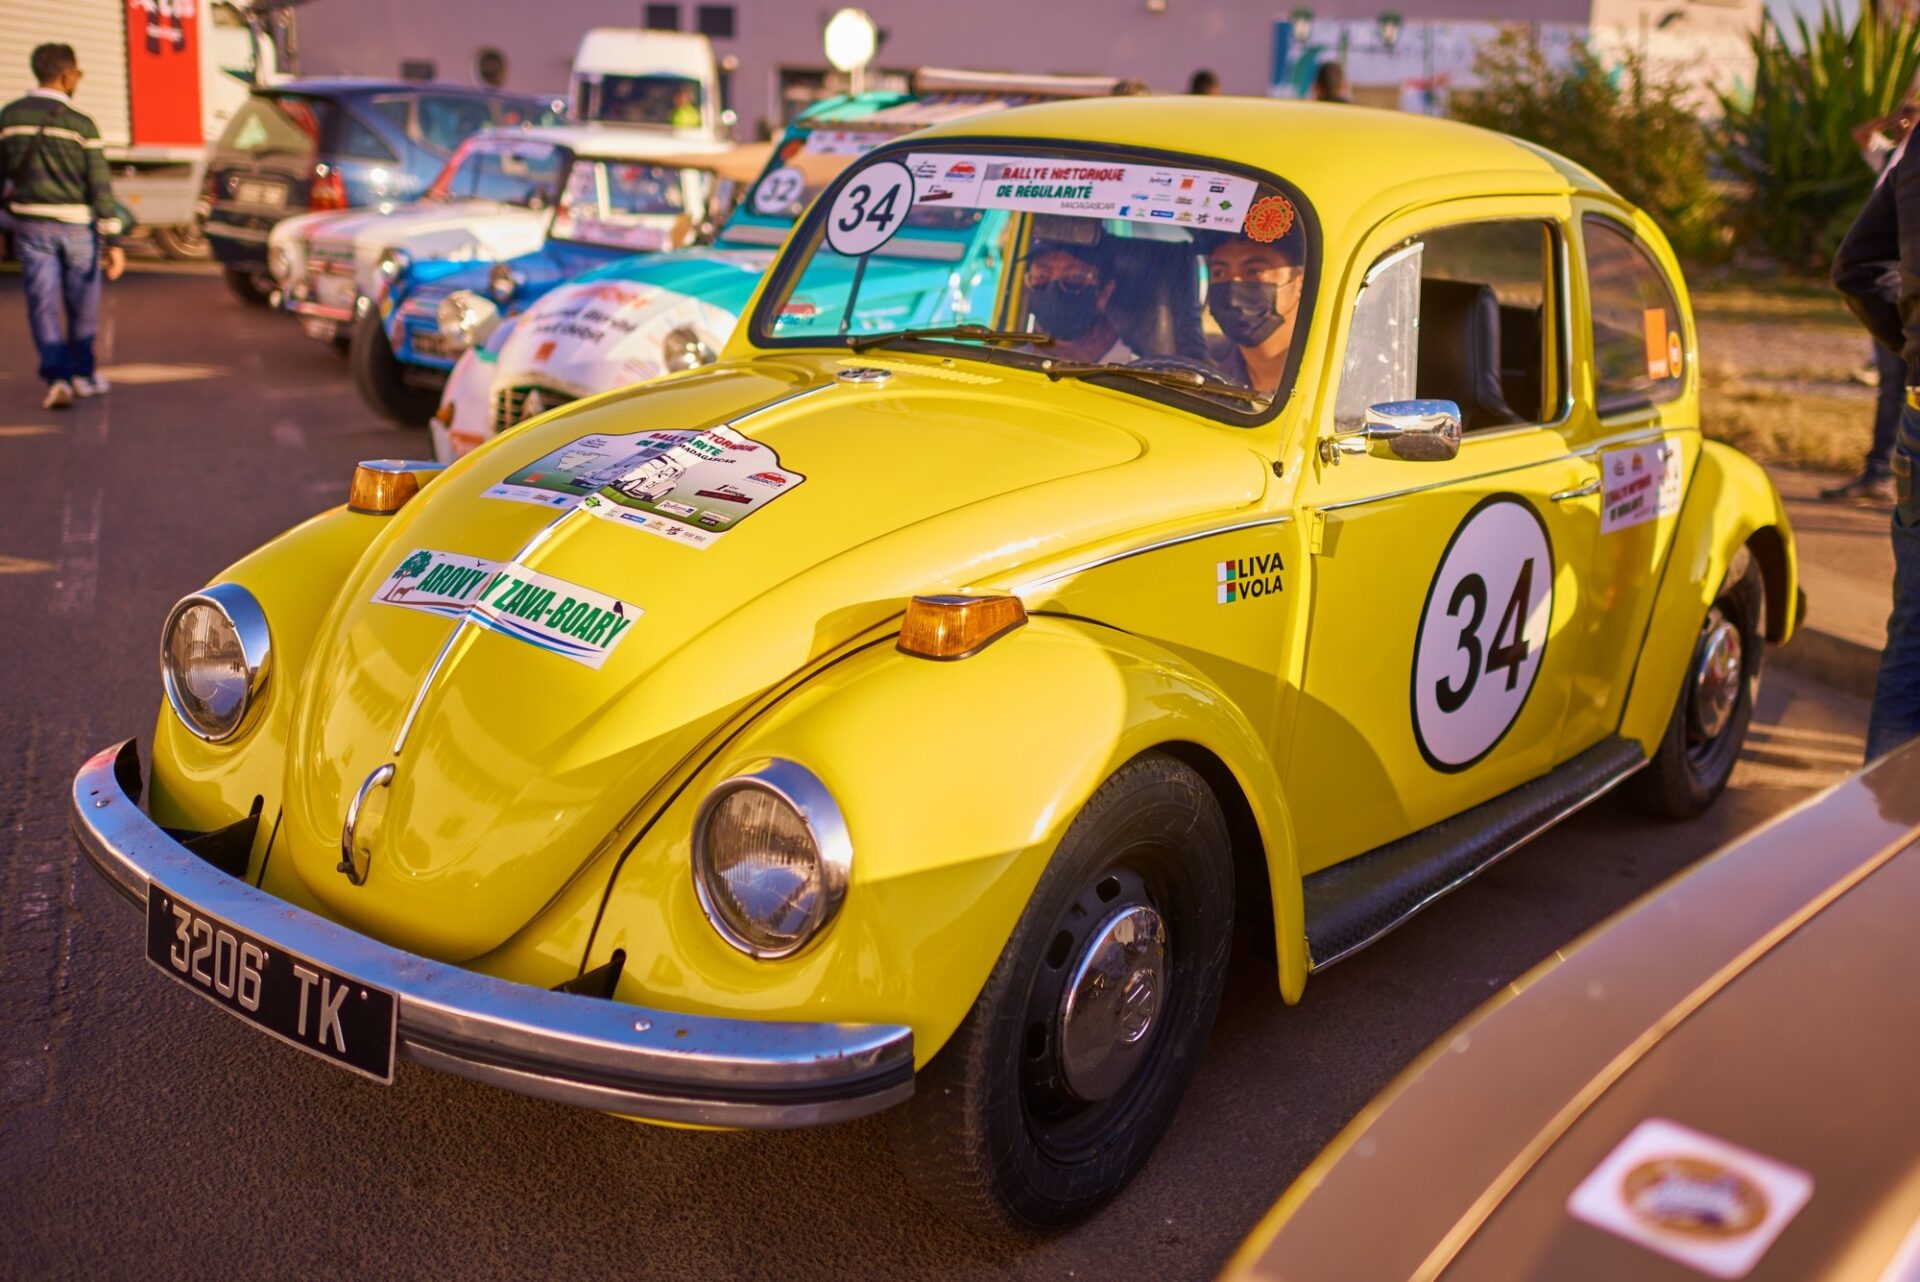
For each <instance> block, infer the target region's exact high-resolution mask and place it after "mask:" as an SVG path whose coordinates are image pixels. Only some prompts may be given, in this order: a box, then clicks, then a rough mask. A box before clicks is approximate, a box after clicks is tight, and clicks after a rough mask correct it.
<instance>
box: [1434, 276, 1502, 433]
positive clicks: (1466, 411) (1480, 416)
mask: <svg viewBox="0 0 1920 1282" xmlns="http://www.w3.org/2000/svg"><path fill="white" fill-rule="evenodd" d="M1414 387H1415V395H1417V396H1419V397H1421V398H1422V399H1439V400H1448V401H1453V402H1454V403H1455V404H1457V405H1459V406H1460V426H1461V427H1462V428H1464V429H1465V430H1466V431H1469V432H1472V431H1477V430H1479V429H1481V428H1487V427H1501V426H1505V425H1507V424H1512V423H1521V422H1525V420H1524V419H1522V418H1521V417H1520V416H1519V415H1518V414H1516V413H1514V411H1513V407H1512V406H1510V405H1509V404H1507V397H1506V393H1505V392H1504V391H1502V390H1501V387H1500V300H1499V299H1498V298H1497V297H1496V296H1495V295H1494V292H1493V289H1492V287H1491V286H1488V285H1484V284H1481V283H1480V282H1478V281H1456V280H1439V279H1436V278H1433V277H1425V278H1422V280H1421V281H1420V359H1419V365H1418V367H1417V369H1416V372H1415V375H1414Z"/></svg>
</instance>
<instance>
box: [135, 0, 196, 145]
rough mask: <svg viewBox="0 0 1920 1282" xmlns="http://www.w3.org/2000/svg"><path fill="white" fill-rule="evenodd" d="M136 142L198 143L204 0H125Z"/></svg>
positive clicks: (137, 143)
mask: <svg viewBox="0 0 1920 1282" xmlns="http://www.w3.org/2000/svg"><path fill="white" fill-rule="evenodd" d="M126 4H127V90H128V96H129V97H130V98H131V99H132V103H131V106H132V108H133V111H132V114H133V143H134V146H136V147H198V146H200V145H201V144H202V143H204V142H205V141H206V139H205V138H204V137H202V134H201V131H202V129H203V127H204V126H203V125H202V123H201V118H200V5H201V0H126Z"/></svg>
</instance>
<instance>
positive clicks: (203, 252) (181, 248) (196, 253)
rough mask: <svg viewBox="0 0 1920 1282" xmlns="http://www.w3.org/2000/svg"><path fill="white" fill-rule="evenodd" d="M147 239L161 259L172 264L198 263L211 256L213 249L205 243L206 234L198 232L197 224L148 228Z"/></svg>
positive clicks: (198, 225) (198, 226)
mask: <svg viewBox="0 0 1920 1282" xmlns="http://www.w3.org/2000/svg"><path fill="white" fill-rule="evenodd" d="M147 238H148V239H149V240H151V241H152V242H153V247H154V248H155V249H157V250H159V251H160V256H161V257H162V258H169V259H172V260H173V261H174V262H199V261H201V260H203V259H207V258H211V257H212V256H213V247H212V246H211V245H209V244H208V243H207V234H206V233H205V232H203V231H201V230H200V224H198V223H181V224H180V225H179V226H177V227H149V228H147Z"/></svg>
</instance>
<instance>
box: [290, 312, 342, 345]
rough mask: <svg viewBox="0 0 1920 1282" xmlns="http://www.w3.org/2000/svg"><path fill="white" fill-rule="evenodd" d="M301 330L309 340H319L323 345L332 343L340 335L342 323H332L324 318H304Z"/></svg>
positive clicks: (301, 319) (301, 321)
mask: <svg viewBox="0 0 1920 1282" xmlns="http://www.w3.org/2000/svg"><path fill="white" fill-rule="evenodd" d="M300 329H301V331H302V332H303V333H305V334H306V336H307V337H308V338H317V339H319V340H320V341H321V342H323V343H331V342H332V341H333V340H334V339H335V338H337V337H339V334H340V323H339V322H338V321H330V320H328V319H327V318H326V317H324V316H302V317H301V318H300Z"/></svg>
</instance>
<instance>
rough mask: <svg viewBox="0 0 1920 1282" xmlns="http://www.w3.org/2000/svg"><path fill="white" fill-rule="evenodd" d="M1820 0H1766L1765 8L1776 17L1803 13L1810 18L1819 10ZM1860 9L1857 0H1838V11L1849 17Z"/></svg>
mask: <svg viewBox="0 0 1920 1282" xmlns="http://www.w3.org/2000/svg"><path fill="white" fill-rule="evenodd" d="M1820 3H1821V0H1767V8H1768V9H1769V10H1771V11H1772V12H1773V15H1774V16H1775V17H1777V18H1788V17H1791V16H1793V15H1794V14H1796V13H1803V14H1805V15H1806V16H1807V17H1809V18H1811V17H1813V16H1815V15H1816V14H1818V13H1819V12H1820ZM1859 11H1860V3H1859V0H1840V12H1841V13H1843V14H1845V15H1846V16H1847V17H1849V18H1851V17H1852V16H1853V15H1854V14H1856V13H1858V12H1859Z"/></svg>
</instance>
